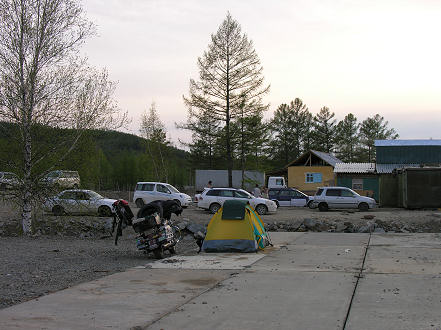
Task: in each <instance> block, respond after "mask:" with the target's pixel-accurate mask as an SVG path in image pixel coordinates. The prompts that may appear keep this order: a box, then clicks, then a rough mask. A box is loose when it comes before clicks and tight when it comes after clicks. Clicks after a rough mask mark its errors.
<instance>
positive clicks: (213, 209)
mask: <svg viewBox="0 0 441 330" xmlns="http://www.w3.org/2000/svg"><path fill="white" fill-rule="evenodd" d="M220 208H221V206H220V204H218V203H213V204H211V205H210V207H209V210H210V212H211V213H212V214H215V213H216V212H217V211H219V209H220Z"/></svg>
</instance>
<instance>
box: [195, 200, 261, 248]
mask: <svg viewBox="0 0 441 330" xmlns="http://www.w3.org/2000/svg"><path fill="white" fill-rule="evenodd" d="M267 245H269V237H268V234H267V232H266V231H265V228H264V225H263V222H262V219H261V218H260V216H259V215H258V214H257V212H256V211H255V210H254V209H253V208H252V207H251V206H250V205H249V204H248V203H247V202H245V201H238V200H228V201H225V203H224V205H223V207H222V208H220V209H219V211H217V212H216V214H215V215H213V217H212V218H211V220H210V223H209V224H208V227H207V235H206V236H205V240H204V243H203V244H202V251H203V252H256V251H257V250H259V249H264V248H265V247H266V246H267Z"/></svg>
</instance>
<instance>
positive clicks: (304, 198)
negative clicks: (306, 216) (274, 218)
mask: <svg viewBox="0 0 441 330" xmlns="http://www.w3.org/2000/svg"><path fill="white" fill-rule="evenodd" d="M268 196H269V199H271V200H272V201H274V202H276V204H277V206H309V205H308V202H309V201H310V197H309V196H308V195H306V194H304V193H302V192H301V191H299V190H297V189H294V188H272V189H270V190H269V192H268Z"/></svg>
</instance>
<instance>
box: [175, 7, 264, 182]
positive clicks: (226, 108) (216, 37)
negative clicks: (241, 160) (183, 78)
mask: <svg viewBox="0 0 441 330" xmlns="http://www.w3.org/2000/svg"><path fill="white" fill-rule="evenodd" d="M198 67H199V80H194V79H191V80H190V91H189V95H188V96H187V97H186V96H184V102H185V104H186V105H187V107H188V108H189V115H192V116H196V117H204V116H207V115H209V116H211V117H212V118H213V119H214V120H215V121H218V122H220V123H222V125H223V127H222V130H219V132H218V133H219V134H222V135H223V137H222V139H221V140H222V141H224V143H225V145H224V150H225V158H226V162H227V167H228V184H229V186H232V183H233V182H232V170H233V152H234V150H233V144H232V134H231V133H232V132H231V123H232V120H234V119H235V118H237V116H238V115H239V113H240V109H241V107H242V105H243V104H244V106H243V109H245V113H244V115H245V116H252V115H254V114H256V113H259V112H262V111H264V110H266V109H267V108H268V105H266V104H264V103H263V100H262V98H263V96H264V95H265V94H266V93H267V92H268V91H269V86H265V85H264V78H263V74H262V73H263V67H262V65H261V64H260V60H259V57H258V56H257V53H256V51H255V49H254V45H253V42H252V41H251V40H249V39H248V37H247V35H246V34H244V33H242V31H241V27H240V25H239V23H238V22H237V21H236V20H234V19H233V18H232V16H231V15H230V13H228V14H227V17H226V18H225V20H224V21H223V22H222V24H221V25H220V27H219V29H218V31H217V32H216V33H215V34H212V35H211V43H210V44H209V45H208V50H207V51H205V52H204V54H203V55H202V57H199V58H198ZM190 111H191V112H190ZM188 128H189V129H191V127H188Z"/></svg>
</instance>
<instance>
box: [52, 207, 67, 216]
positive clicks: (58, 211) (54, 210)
mask: <svg viewBox="0 0 441 330" xmlns="http://www.w3.org/2000/svg"><path fill="white" fill-rule="evenodd" d="M52 213H53V214H54V215H57V216H58V215H63V214H64V209H63V207H62V206H60V205H55V206H54V207H53V208H52Z"/></svg>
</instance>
